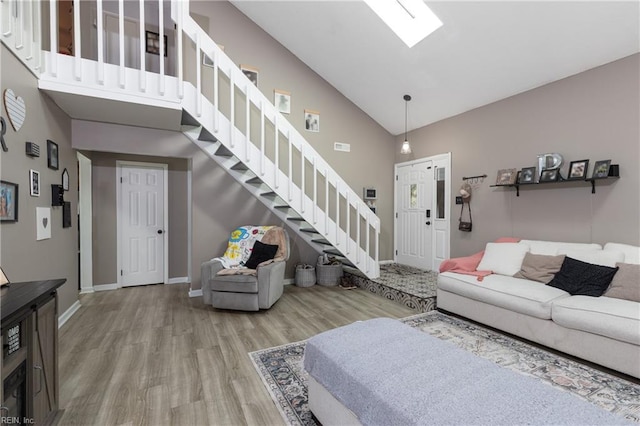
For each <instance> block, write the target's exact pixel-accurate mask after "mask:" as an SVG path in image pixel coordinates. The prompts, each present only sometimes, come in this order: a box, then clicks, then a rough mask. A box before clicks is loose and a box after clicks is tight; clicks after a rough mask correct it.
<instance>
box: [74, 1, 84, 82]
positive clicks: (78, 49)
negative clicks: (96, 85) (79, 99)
mask: <svg viewBox="0 0 640 426" xmlns="http://www.w3.org/2000/svg"><path fill="white" fill-rule="evenodd" d="M73 4H74V6H73V56H74V59H73V61H74V67H73V70H74V74H75V78H76V80H78V81H80V80H81V79H82V56H81V53H82V45H81V44H80V43H81V42H80V33H81V31H80V2H75V3H73Z"/></svg>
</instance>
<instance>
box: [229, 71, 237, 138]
mask: <svg viewBox="0 0 640 426" xmlns="http://www.w3.org/2000/svg"><path fill="white" fill-rule="evenodd" d="M235 88H236V83H235V82H234V81H233V70H229V92H230V93H229V96H230V100H229V104H230V107H229V108H230V110H229V111H230V112H229V117H230V119H229V143H230V144H231V148H233V147H234V146H235V145H236V132H235V129H236V90H235Z"/></svg>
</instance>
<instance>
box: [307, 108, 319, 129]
mask: <svg viewBox="0 0 640 426" xmlns="http://www.w3.org/2000/svg"><path fill="white" fill-rule="evenodd" d="M304 128H305V129H306V130H307V131H309V132H316V133H317V132H319V131H320V112H318V111H313V110H311V109H305V110H304Z"/></svg>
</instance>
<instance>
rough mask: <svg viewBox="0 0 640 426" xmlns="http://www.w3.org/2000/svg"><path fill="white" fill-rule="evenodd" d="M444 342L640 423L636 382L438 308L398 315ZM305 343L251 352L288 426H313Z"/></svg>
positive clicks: (639, 393)
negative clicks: (413, 313)
mask: <svg viewBox="0 0 640 426" xmlns="http://www.w3.org/2000/svg"><path fill="white" fill-rule="evenodd" d="M401 321H403V322H404V323H406V324H408V325H410V326H412V327H416V328H419V329H420V330H422V331H424V332H425V333H429V334H431V335H433V336H436V337H438V338H440V339H443V340H448V341H450V342H452V343H454V344H455V345H457V346H459V347H461V348H463V349H465V350H467V351H469V352H472V353H473V354H475V355H478V356H480V357H482V358H486V359H488V360H491V361H493V362H495V363H496V364H498V365H501V366H503V367H504V368H508V369H510V370H513V371H515V372H518V373H520V374H525V375H529V376H533V377H537V378H538V379H540V380H541V381H543V382H546V383H548V384H550V385H552V386H554V387H556V388H558V389H561V390H564V391H567V392H571V393H574V394H575V395H577V396H579V397H581V398H583V399H585V400H587V401H589V402H591V403H592V404H594V405H596V406H598V407H601V408H603V409H605V410H608V411H611V412H613V413H616V414H618V415H620V416H622V417H625V418H627V419H629V420H631V421H634V422H637V423H640V385H638V384H635V383H632V382H630V381H628V380H624V379H622V378H619V377H617V376H613V375H611V374H608V373H605V372H603V371H600V370H597V369H595V368H592V367H588V366H586V365H583V364H580V363H578V362H576V361H572V360H570V359H566V358H563V357H559V356H557V355H555V354H552V353H550V352H547V351H545V350H543V349H539V348H537V347H535V346H532V345H529V344H527V343H523V342H521V341H519V340H516V339H513V338H510V337H507V336H504V335H502V334H500V333H497V332H495V331H492V330H489V329H486V328H484V327H482V326H478V325H475V324H472V323H470V322H467V321H464V320H461V319H458V318H455V317H451V316H448V315H444V314H442V313H440V312H429V313H426V314H418V315H415V316H413V317H409V318H405V319H402V320H401ZM304 347H305V343H304V342H297V343H291V344H288V345H284V346H278V347H275V348H269V349H264V350H260V351H256V352H251V353H250V354H249V356H250V357H251V360H252V361H253V364H254V366H255V368H256V370H257V371H258V374H259V375H260V377H261V378H262V381H263V383H264V384H265V386H266V388H267V390H268V391H269V393H270V394H271V397H272V398H273V401H274V403H275V404H276V406H277V407H278V409H279V410H280V413H281V414H282V417H283V418H284V420H285V422H286V424H288V425H296V426H297V425H317V424H318V423H317V422H316V420H315V418H314V417H313V415H312V414H311V412H310V411H309V408H308V405H307V374H306V372H305V371H304V369H303V368H302V357H303V355H304Z"/></svg>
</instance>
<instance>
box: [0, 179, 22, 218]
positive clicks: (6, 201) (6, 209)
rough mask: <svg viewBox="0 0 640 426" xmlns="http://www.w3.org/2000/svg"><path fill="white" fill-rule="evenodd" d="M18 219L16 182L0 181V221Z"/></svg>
mask: <svg viewBox="0 0 640 426" xmlns="http://www.w3.org/2000/svg"><path fill="white" fill-rule="evenodd" d="M17 221H18V184H17V183H11V182H7V181H4V180H3V181H0V222H17Z"/></svg>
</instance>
